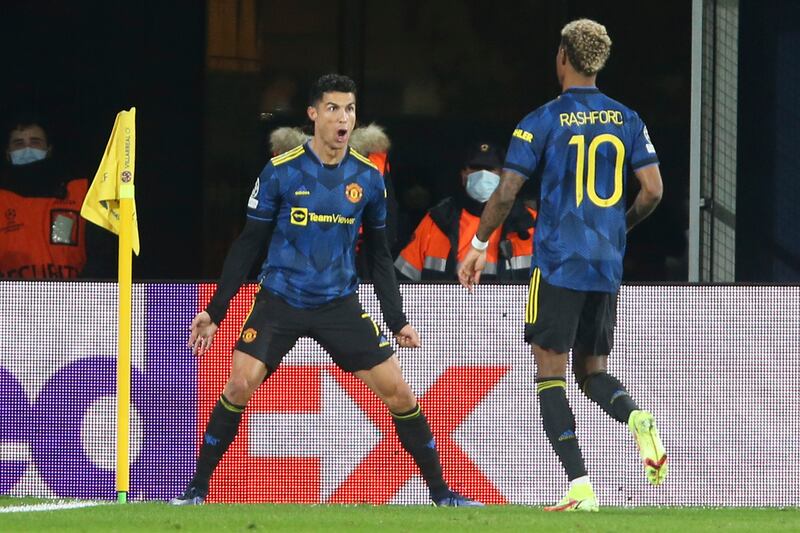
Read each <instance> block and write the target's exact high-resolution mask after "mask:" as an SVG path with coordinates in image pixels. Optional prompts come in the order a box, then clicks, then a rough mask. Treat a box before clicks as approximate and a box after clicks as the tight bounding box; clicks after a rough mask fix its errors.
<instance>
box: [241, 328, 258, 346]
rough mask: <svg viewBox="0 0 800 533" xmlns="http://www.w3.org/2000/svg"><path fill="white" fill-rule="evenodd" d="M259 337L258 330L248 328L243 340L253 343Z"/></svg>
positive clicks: (243, 334)
mask: <svg viewBox="0 0 800 533" xmlns="http://www.w3.org/2000/svg"><path fill="white" fill-rule="evenodd" d="M257 335H258V332H257V331H256V330H254V329H253V328H247V329H246V330H244V333H242V340H243V341H244V342H248V343H249V342H253V341H254V340H256V336H257Z"/></svg>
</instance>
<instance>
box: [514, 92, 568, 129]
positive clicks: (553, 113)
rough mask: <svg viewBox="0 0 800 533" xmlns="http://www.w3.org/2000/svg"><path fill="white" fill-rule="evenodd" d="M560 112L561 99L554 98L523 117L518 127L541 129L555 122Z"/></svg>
mask: <svg viewBox="0 0 800 533" xmlns="http://www.w3.org/2000/svg"><path fill="white" fill-rule="evenodd" d="M559 112H560V109H559V99H558V98H554V99H552V100H550V101H549V102H546V103H544V104H542V105H540V106H539V107H537V108H536V109H534V110H533V111H531V112H530V113H528V114H527V115H525V116H524V117H522V120H520V121H519V124H518V126H517V127H518V128H519V129H521V130H522V131H535V130H537V131H541V130H542V129H543V128H548V127H549V126H550V125H551V124H552V123H553V121H554V120H555V118H556V117H558V114H559Z"/></svg>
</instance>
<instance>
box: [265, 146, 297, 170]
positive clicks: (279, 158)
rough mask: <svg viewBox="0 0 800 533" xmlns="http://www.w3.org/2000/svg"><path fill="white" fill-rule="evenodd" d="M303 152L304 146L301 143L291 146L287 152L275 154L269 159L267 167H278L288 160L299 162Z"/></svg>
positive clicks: (288, 161)
mask: <svg viewBox="0 0 800 533" xmlns="http://www.w3.org/2000/svg"><path fill="white" fill-rule="evenodd" d="M305 153H306V147H305V145H304V144H301V145H300V146H297V147H296V148H292V149H291V150H289V151H288V152H284V153H282V154H279V155H276V156H275V157H273V158H272V159H270V160H269V163H268V164H267V166H268V167H269V166H270V165H271V166H272V167H273V168H278V167H280V166H283V165H286V164H287V163H290V162H295V163H296V162H299V161H300V159H301V157H302V156H303V155H304V154H305Z"/></svg>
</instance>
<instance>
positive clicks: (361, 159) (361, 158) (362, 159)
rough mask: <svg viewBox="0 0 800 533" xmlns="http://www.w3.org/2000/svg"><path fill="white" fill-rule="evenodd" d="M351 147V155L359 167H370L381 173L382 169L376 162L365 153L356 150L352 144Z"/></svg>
mask: <svg viewBox="0 0 800 533" xmlns="http://www.w3.org/2000/svg"><path fill="white" fill-rule="evenodd" d="M349 149H350V156H351V157H352V159H353V161H355V164H356V165H357V166H359V167H368V168H370V169H372V170H374V171H375V172H378V174H380V171H379V170H378V167H377V166H375V163H373V162H372V161H370V159H369V157H367V156H365V155H364V154H362V153H360V152H359V151H358V150H356V149H355V148H353V147H352V146H350V147H349Z"/></svg>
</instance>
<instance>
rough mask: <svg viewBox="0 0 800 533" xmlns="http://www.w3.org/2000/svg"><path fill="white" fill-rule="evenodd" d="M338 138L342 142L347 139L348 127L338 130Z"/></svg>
mask: <svg viewBox="0 0 800 533" xmlns="http://www.w3.org/2000/svg"><path fill="white" fill-rule="evenodd" d="M336 140H337V141H338V142H340V143H343V142H345V141H346V140H347V128H341V129H338V130H336Z"/></svg>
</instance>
